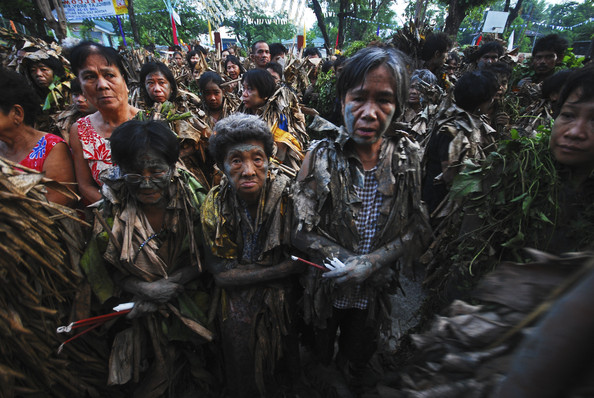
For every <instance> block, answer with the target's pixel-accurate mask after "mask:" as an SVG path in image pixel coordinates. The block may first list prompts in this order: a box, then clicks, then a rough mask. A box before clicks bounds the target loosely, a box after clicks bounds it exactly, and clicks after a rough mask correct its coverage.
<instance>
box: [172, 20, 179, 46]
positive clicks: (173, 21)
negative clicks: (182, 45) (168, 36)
mask: <svg viewBox="0 0 594 398" xmlns="http://www.w3.org/2000/svg"><path fill="white" fill-rule="evenodd" d="M171 31H172V33H173V44H175V45H176V46H178V45H179V41H177V28H176V27H175V19H174V18H173V14H172V15H171Z"/></svg>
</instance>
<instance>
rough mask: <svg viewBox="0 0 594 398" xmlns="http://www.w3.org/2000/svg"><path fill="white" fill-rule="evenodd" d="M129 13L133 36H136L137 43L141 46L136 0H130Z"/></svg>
mask: <svg viewBox="0 0 594 398" xmlns="http://www.w3.org/2000/svg"><path fill="white" fill-rule="evenodd" d="M128 15H129V16H130V27H131V28H132V36H133V37H134V41H135V42H136V44H138V45H139V46H140V35H139V34H138V25H137V24H136V14H134V0H128ZM122 33H123V32H122Z"/></svg>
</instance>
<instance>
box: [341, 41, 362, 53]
mask: <svg viewBox="0 0 594 398" xmlns="http://www.w3.org/2000/svg"><path fill="white" fill-rule="evenodd" d="M367 44H368V42H365V41H362V40H358V41H353V42H351V43H349V45H348V46H347V47H346V48H345V49H344V51H343V52H342V55H344V56H345V57H352V56H353V55H354V54H355V53H356V52H357V51H359V50H360V49H362V48H365V47H367Z"/></svg>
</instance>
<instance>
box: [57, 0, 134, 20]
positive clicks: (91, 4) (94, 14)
mask: <svg viewBox="0 0 594 398" xmlns="http://www.w3.org/2000/svg"><path fill="white" fill-rule="evenodd" d="M62 4H63V5H64V13H65V14H66V19H67V20H68V22H82V21H83V20H85V19H93V18H104V17H113V16H115V15H122V14H127V13H128V1H127V0H62Z"/></svg>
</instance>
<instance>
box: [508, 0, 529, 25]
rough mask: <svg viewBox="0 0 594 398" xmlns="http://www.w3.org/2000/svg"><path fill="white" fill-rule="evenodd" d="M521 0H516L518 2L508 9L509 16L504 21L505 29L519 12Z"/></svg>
mask: <svg viewBox="0 0 594 398" xmlns="http://www.w3.org/2000/svg"><path fill="white" fill-rule="evenodd" d="M523 1H524V0H518V2H517V3H516V6H515V7H514V8H512V9H511V10H510V12H509V16H508V17H507V22H506V23H505V29H507V28H509V27H510V26H511V24H512V22H514V20H515V19H516V18H517V17H518V15H519V14H520V10H521V9H522V2H523Z"/></svg>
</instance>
